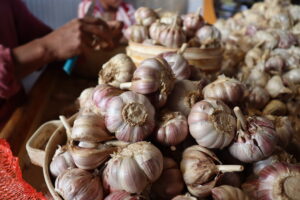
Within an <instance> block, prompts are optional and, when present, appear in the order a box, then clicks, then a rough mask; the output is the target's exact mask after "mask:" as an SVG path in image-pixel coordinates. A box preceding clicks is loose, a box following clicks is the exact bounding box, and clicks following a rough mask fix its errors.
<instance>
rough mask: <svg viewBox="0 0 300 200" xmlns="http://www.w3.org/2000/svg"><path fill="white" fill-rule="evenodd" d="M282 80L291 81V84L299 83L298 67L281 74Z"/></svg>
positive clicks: (299, 72)
mask: <svg viewBox="0 0 300 200" xmlns="http://www.w3.org/2000/svg"><path fill="white" fill-rule="evenodd" d="M282 78H283V80H284V81H286V82H288V83H292V84H299V83H300V68H296V69H291V70H290V71H288V72H286V73H285V74H283V76H282Z"/></svg>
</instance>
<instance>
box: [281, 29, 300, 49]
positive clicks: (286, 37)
mask: <svg viewBox="0 0 300 200" xmlns="http://www.w3.org/2000/svg"><path fill="white" fill-rule="evenodd" d="M278 34H279V43H278V47H279V48H283V49H288V48H290V47H291V46H294V45H297V37H296V36H295V35H293V34H292V33H290V32H288V31H283V30H279V31H278Z"/></svg>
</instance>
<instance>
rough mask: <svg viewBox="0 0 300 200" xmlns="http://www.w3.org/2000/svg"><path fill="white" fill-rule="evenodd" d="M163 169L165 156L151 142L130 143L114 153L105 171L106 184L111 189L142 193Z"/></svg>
mask: <svg viewBox="0 0 300 200" xmlns="http://www.w3.org/2000/svg"><path fill="white" fill-rule="evenodd" d="M162 170H163V156H162V154H161V152H160V151H159V149H158V148H156V147H155V146H154V145H152V144H150V143H149V142H137V143H133V144H130V145H128V146H127V147H126V148H124V149H122V150H121V151H119V152H118V153H115V154H113V155H112V158H111V159H110V160H109V161H108V163H107V166H106V168H105V170H104V172H103V181H104V186H105V187H107V189H109V190H110V191H116V190H125V191H127V192H129V193H137V194H140V193H141V192H143V190H144V189H145V188H146V187H147V186H148V185H149V184H150V183H153V182H154V181H156V180H157V179H158V178H159V176H160V175H161V173H162Z"/></svg>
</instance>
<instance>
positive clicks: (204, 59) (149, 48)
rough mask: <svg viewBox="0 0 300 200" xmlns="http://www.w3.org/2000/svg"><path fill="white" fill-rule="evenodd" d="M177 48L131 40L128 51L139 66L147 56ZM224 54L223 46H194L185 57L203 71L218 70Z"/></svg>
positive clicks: (186, 52)
mask: <svg viewBox="0 0 300 200" xmlns="http://www.w3.org/2000/svg"><path fill="white" fill-rule="evenodd" d="M177 50H178V49H172V48H167V47H163V46H159V45H145V44H141V43H136V42H129V45H128V47H127V48H126V53H127V55H128V56H130V57H131V58H132V60H133V61H134V63H135V64H136V65H137V66H138V65H139V64H140V63H141V62H142V61H143V60H145V59H147V58H152V57H155V56H157V55H158V54H161V53H164V52H168V51H177ZM222 54H223V50H222V48H215V49H200V48H195V47H193V48H187V49H186V51H185V52H184V57H185V58H186V59H187V60H188V61H189V63H190V64H191V65H194V66H195V67H197V68H198V69H200V70H202V71H205V72H216V71H218V70H220V68H221V62H222Z"/></svg>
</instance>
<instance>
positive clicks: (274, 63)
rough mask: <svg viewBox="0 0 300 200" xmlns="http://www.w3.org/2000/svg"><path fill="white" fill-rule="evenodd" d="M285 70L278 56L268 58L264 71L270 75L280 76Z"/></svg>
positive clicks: (281, 59) (283, 63) (282, 61)
mask: <svg viewBox="0 0 300 200" xmlns="http://www.w3.org/2000/svg"><path fill="white" fill-rule="evenodd" d="M284 69H285V62H284V60H283V58H281V56H279V55H275V56H272V57H270V58H269V59H268V60H267V61H266V63H265V67H264V70H265V71H266V72H268V73H271V74H281V73H282V72H283V71H284Z"/></svg>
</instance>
